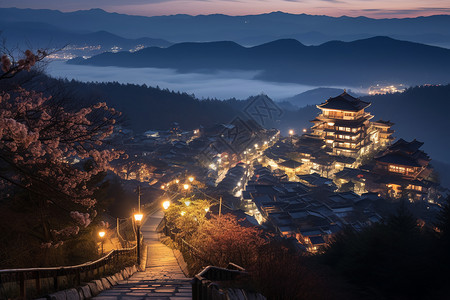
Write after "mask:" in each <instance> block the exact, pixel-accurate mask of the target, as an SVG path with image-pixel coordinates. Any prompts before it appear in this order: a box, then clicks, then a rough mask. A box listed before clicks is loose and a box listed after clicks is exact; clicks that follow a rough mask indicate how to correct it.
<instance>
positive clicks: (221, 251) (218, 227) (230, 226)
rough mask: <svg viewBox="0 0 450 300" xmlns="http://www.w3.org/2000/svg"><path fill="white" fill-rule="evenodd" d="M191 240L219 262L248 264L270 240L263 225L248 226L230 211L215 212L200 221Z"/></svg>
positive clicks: (213, 260)
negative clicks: (263, 230)
mask: <svg viewBox="0 0 450 300" xmlns="http://www.w3.org/2000/svg"><path fill="white" fill-rule="evenodd" d="M190 242H191V244H192V245H194V247H196V248H197V249H198V250H199V251H200V252H201V253H203V255H205V256H206V258H207V260H208V261H210V262H212V263H214V265H216V266H221V267H226V266H227V265H228V263H230V262H233V263H236V264H238V265H240V266H243V267H245V268H247V267H249V266H251V265H253V264H254V263H255V262H256V261H257V258H258V250H259V249H260V248H261V247H262V246H263V245H265V244H266V243H267V240H266V239H265V238H264V237H263V235H262V231H261V230H260V229H258V228H256V227H244V226H242V225H240V224H239V222H238V220H237V219H236V217H235V216H233V215H231V214H226V215H223V216H221V217H219V216H216V215H213V216H212V218H211V219H210V220H208V221H207V222H203V223H202V224H200V226H199V228H198V230H197V232H196V233H195V235H193V236H192V239H191V240H190Z"/></svg>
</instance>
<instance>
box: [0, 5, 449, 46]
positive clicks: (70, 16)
mask: <svg viewBox="0 0 450 300" xmlns="http://www.w3.org/2000/svg"><path fill="white" fill-rule="evenodd" d="M0 20H2V21H3V22H38V23H47V24H50V25H53V26H57V27H58V28H61V29H63V30H69V31H74V32H80V33H86V32H93V31H108V32H111V33H114V34H117V35H119V36H124V37H129V38H139V37H145V36H146V37H153V38H161V39H165V40H169V41H173V42H186V41H203V42H204V41H221V40H231V41H235V42H238V43H240V44H243V45H257V44H261V43H265V42H269V41H272V40H276V39H283V38H294V39H298V40H299V41H301V42H302V43H304V44H308V45H309V44H321V43H323V42H326V41H330V40H343V41H351V40H355V39H362V38H368V37H373V36H379V35H383V36H390V37H393V38H398V39H403V40H408V41H413V42H420V43H427V44H433V45H441V46H450V32H449V30H448V28H450V15H436V16H429V17H418V18H404V19H397V18H396V19H371V18H366V17H355V18H354V17H346V16H343V17H338V18H335V17H328V16H314V15H306V14H298V15H295V14H287V13H282V12H273V13H269V14H260V15H246V16H227V15H220V14H215V15H199V16H189V15H171V16H155V17H142V16H130V15H124V14H117V13H108V12H105V11H103V10H101V9H92V10H85V11H76V12H68V13H62V12H60V11H56V10H32V9H17V8H2V9H0Z"/></svg>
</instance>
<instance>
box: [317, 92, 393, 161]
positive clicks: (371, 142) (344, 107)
mask: <svg viewBox="0 0 450 300" xmlns="http://www.w3.org/2000/svg"><path fill="white" fill-rule="evenodd" d="M370 105H371V103H370V102H366V101H362V100H360V99H358V98H355V97H353V96H351V95H349V94H348V93H347V92H345V91H344V93H342V94H341V95H339V96H337V97H334V98H330V99H328V100H327V101H325V103H322V104H320V105H317V108H319V109H320V110H321V113H320V114H319V115H318V116H317V117H316V118H315V119H314V120H312V121H311V122H312V123H314V125H313V126H312V134H313V135H315V136H317V137H320V138H321V139H323V140H324V141H325V143H326V146H327V147H328V148H329V149H330V150H329V154H331V155H335V156H346V157H352V158H356V159H357V158H360V157H361V156H362V155H364V154H367V153H369V152H370V151H371V150H372V149H376V148H379V147H386V146H387V145H389V144H390V141H391V140H392V137H391V135H392V132H393V131H392V130H391V126H392V125H393V124H392V123H390V122H385V121H382V120H380V121H377V122H371V121H370V120H371V119H372V118H373V116H372V115H371V114H370V113H369V112H366V111H365V109H366V108H368V107H369V106H370Z"/></svg>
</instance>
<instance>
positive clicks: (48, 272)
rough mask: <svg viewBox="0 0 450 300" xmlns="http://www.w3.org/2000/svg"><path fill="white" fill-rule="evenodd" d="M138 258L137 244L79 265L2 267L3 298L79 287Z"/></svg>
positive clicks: (25, 296) (1, 285)
mask: <svg viewBox="0 0 450 300" xmlns="http://www.w3.org/2000/svg"><path fill="white" fill-rule="evenodd" d="M135 257H136V246H134V247H133V248H127V249H118V250H112V251H111V252H109V253H108V254H107V255H106V256H104V257H102V258H100V259H98V260H96V261H93V262H87V263H84V264H81V265H76V266H66V267H51V268H26V269H7V270H0V298H1V299H4V298H6V299H8V298H17V297H20V299H27V298H29V297H30V296H35V297H37V296H41V295H42V294H44V293H51V292H56V291H58V290H61V289H64V288H70V287H75V286H79V285H80V284H81V283H82V282H87V281H89V280H91V279H93V278H95V277H99V276H100V275H101V274H106V273H107V272H109V271H111V270H113V269H115V267H116V266H119V265H121V264H123V265H125V264H129V265H130V264H134V263H135V262H136V260H135ZM102 269H103V270H102Z"/></svg>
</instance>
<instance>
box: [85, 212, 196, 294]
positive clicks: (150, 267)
mask: <svg viewBox="0 0 450 300" xmlns="http://www.w3.org/2000/svg"><path fill="white" fill-rule="evenodd" d="M163 216H164V213H163V212H162V211H158V212H156V213H154V214H153V215H151V216H149V217H148V218H147V220H146V222H145V224H143V225H142V228H141V230H142V234H143V235H144V241H145V243H146V244H147V245H148V248H147V249H148V255H147V267H146V270H145V272H137V273H135V274H134V275H133V276H131V277H130V278H128V280H124V281H123V282H120V284H118V285H116V286H114V287H113V288H112V289H109V290H106V291H103V292H102V293H100V294H99V295H98V296H97V297H95V298H93V299H96V300H116V299H118V300H144V299H145V300H188V299H192V289H191V279H190V278H186V277H185V276H184V274H183V272H182V271H181V269H180V267H179V266H178V263H177V260H176V258H175V256H174V255H173V252H172V249H170V248H169V247H167V246H166V245H164V244H162V243H161V242H160V241H159V236H158V233H157V232H156V227H157V226H158V224H159V223H160V222H161V219H162V218H163Z"/></svg>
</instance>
